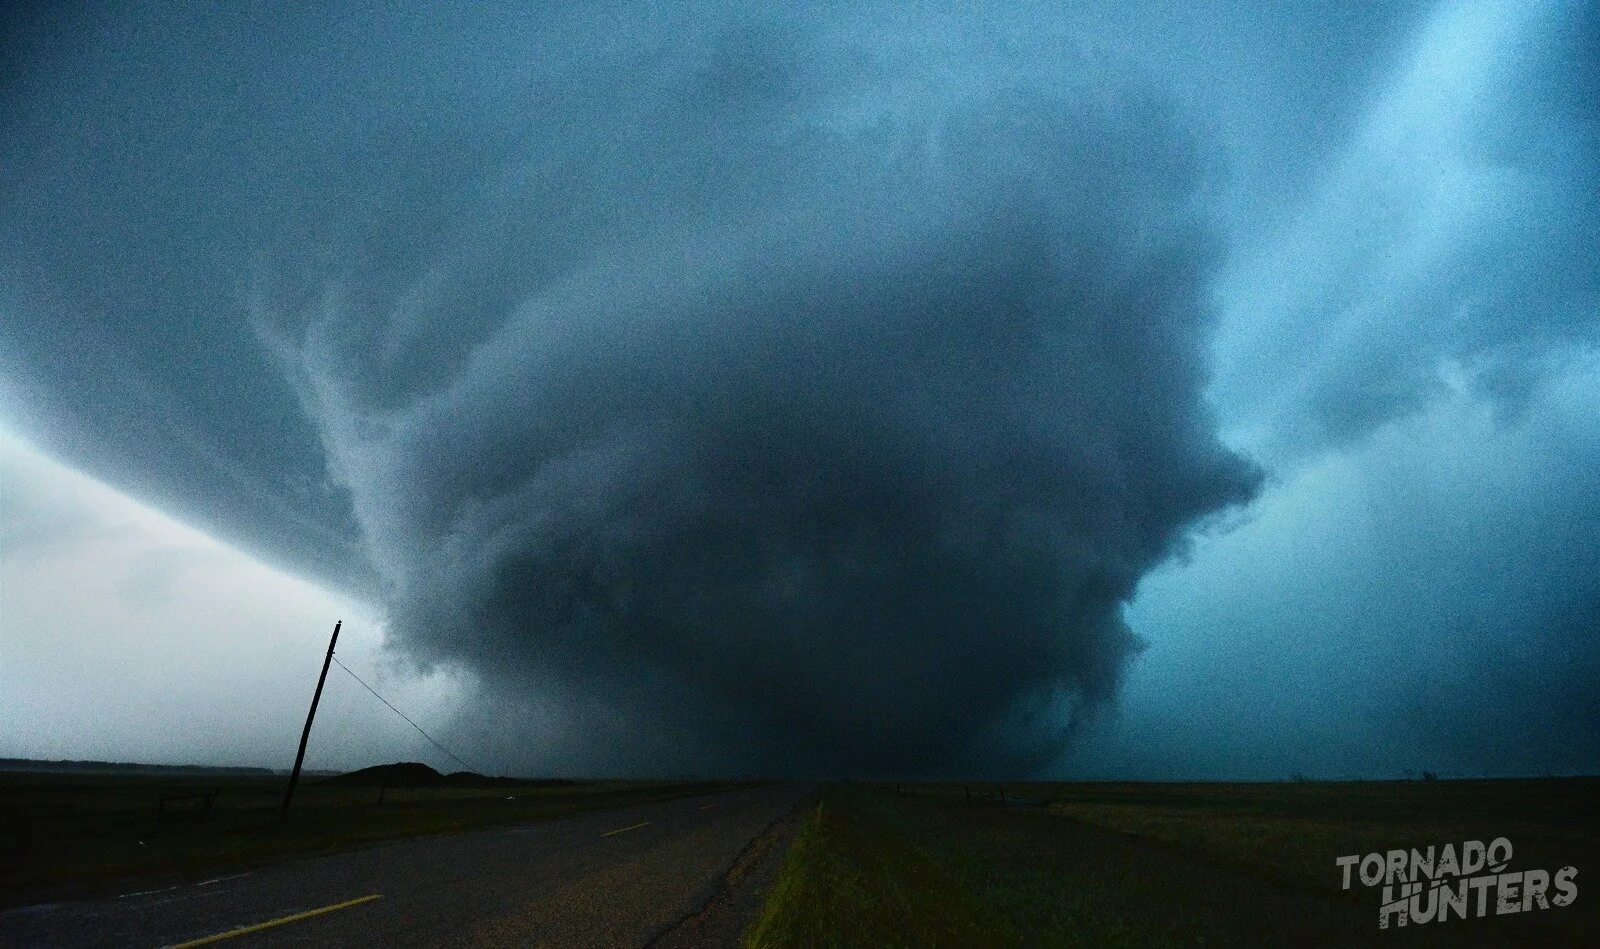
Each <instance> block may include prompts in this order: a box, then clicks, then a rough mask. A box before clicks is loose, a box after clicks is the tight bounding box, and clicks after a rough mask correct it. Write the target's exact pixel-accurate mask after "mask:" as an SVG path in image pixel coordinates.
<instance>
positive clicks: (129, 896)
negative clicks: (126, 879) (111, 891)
mask: <svg viewBox="0 0 1600 949" xmlns="http://www.w3.org/2000/svg"><path fill="white" fill-rule="evenodd" d="M177 888H178V885H177V884H176V883H174V884H173V885H172V886H163V887H158V888H157V889H154V890H140V891H139V892H137V893H124V894H122V895H121V896H119V897H117V899H119V900H126V899H132V898H133V897H135V896H149V895H150V894H151V893H165V892H167V891H168V890H176V889H177Z"/></svg>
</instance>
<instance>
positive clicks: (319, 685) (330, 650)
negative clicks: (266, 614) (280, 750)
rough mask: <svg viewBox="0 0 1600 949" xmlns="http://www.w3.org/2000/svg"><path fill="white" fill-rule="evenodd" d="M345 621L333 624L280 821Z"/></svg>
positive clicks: (302, 760) (291, 794)
mask: <svg viewBox="0 0 1600 949" xmlns="http://www.w3.org/2000/svg"><path fill="white" fill-rule="evenodd" d="M343 624H344V620H339V621H338V622H337V623H334V624H333V638H332V639H330V640H328V654H327V655H326V656H325V657H323V660H322V675H320V676H318V677H317V691H316V692H313V693H312V695H311V711H309V712H307V713H306V730H305V731H303V732H301V733H300V750H299V751H298V752H296V753H295V756H294V770H293V771H291V772H290V773H289V786H288V787H286V788H284V789H283V806H282V807H281V808H279V809H278V820H283V819H285V818H287V817H288V816H289V800H290V799H291V798H293V797H294V786H295V785H296V784H298V783H300V765H302V764H304V763H305V760H306V742H308V741H310V740H311V720H312V719H314V718H316V717H317V703H318V702H320V701H322V684H323V683H324V682H327V681H328V666H330V665H332V664H333V645H334V643H337V642H338V641H339V627H340V626H342V625H343Z"/></svg>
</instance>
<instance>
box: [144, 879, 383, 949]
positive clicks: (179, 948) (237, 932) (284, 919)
mask: <svg viewBox="0 0 1600 949" xmlns="http://www.w3.org/2000/svg"><path fill="white" fill-rule="evenodd" d="M382 897H383V894H382V893H374V894H372V895H371V896H362V897H358V898H356V899H353V900H345V901H344V902H343V903H335V904H333V905H332V906H324V907H322V908H321V909H308V910H306V911H305V912H304V913H295V914H294V915H293V916H280V917H279V918H277V919H269V920H267V921H266V922H264V923H256V924H255V925H254V926H240V927H239V928H238V929H230V930H228V931H227V932H225V933H217V934H216V935H214V936H205V937H203V938H200V939H194V940H191V941H189V942H180V943H178V944H177V945H176V946H173V947H172V949H189V947H190V946H208V945H210V944H211V943H214V942H221V941H222V940H224V939H233V938H235V937H237V936H248V935H250V934H251V933H256V932H260V931H261V930H263V929H271V928H272V927H274V926H282V925H284V924H285V923H298V922H299V921H300V920H302V919H310V918H311V917H313V916H321V915H322V914H323V913H332V912H334V911H335V910H341V909H349V908H350V907H352V906H360V905H361V904H362V903H370V902H372V901H373V900H376V899H381V898H382Z"/></svg>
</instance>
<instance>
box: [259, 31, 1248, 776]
mask: <svg viewBox="0 0 1600 949" xmlns="http://www.w3.org/2000/svg"><path fill="white" fill-rule="evenodd" d="M795 42H796V38H795V37H793V36H790V35H788V34H784V33H773V32H766V31H761V32H754V31H752V32H738V33H732V34H729V35H725V36H722V37H719V38H718V39H717V41H716V42H713V43H711V44H709V45H708V46H707V47H706V48H705V49H703V50H698V51H695V52H694V53H693V54H681V53H680V54H676V55H673V56H670V57H661V58H654V57H653V58H651V59H648V60H646V61H644V62H642V63H640V64H638V67H637V68H638V69H639V70H641V71H642V72H643V73H644V74H646V75H648V76H650V77H652V78H650V79H649V80H648V81H647V84H648V86H649V88H648V89H647V90H641V89H640V88H639V84H638V82H637V81H620V82H619V81H618V80H617V79H616V77H613V76H605V77H588V78H589V79H591V80H592V83H591V81H584V78H585V77H573V78H569V79H567V80H566V81H564V82H563V84H562V85H563V88H566V87H568V86H582V87H584V88H586V89H587V90H588V95H589V96H590V97H591V98H592V99H593V100H594V101H593V102H591V103H590V108H591V109H592V110H593V111H592V112H590V113H586V114H585V116H584V118H585V122H584V123H583V127H582V128H581V129H574V130H573V131H572V132H571V135H572V136H573V138H572V139H569V140H568V141H565V142H563V143H561V145H560V147H559V148H558V149H557V150H556V154H554V155H548V154H542V153H540V150H539V149H531V150H530V151H532V152H533V154H532V155H531V156H518V164H517V166H516V167H515V168H514V169H513V170H511V171H510V172H509V173H508V175H507V179H508V180H507V182H506V183H505V184H504V185H503V186H502V187H501V189H500V190H499V191H498V192H497V193H496V194H495V196H494V200H493V205H494V207H493V209H492V210H489V209H485V211H484V214H485V216H486V217H487V220H473V219H470V218H469V219H468V226H469V227H471V228H472V229H473V230H474V231H475V233H474V234H473V235H472V237H471V238H470V246H471V247H472V249H473V252H472V253H471V254H470V255H461V254H455V255H451V256H449V257H448V258H447V259H445V260H443V261H439V262H436V263H435V264H434V265H432V266H431V267H430V268H429V269H428V270H427V271H423V272H407V273H403V274H399V275H397V276H399V277H400V278H403V279H402V280H398V281H396V282H394V283H386V284H382V285H372V284H368V285H367V286H365V287H363V288H362V293H361V295H360V297H359V298H358V297H356V296H353V295H351V294H350V293H348V292H345V291H344V290H343V288H341V287H339V286H333V287H330V288H329V289H328V290H327V291H326V294H325V295H324V296H322V297H320V298H319V299H318V301H317V303H316V304H315V305H314V306H313V308H312V312H311V313H310V314H309V318H308V320H306V321H302V322H301V323H296V321H295V319H294V313H292V312H290V313H287V314H285V313H282V312H280V311H277V310H273V309H272V308H271V305H270V304H263V308H264V309H263V311H262V312H258V314H257V318H258V320H259V322H260V324H261V326H262V327H263V333H264V335H265V336H267V337H268V338H269V339H271V340H272V341H273V348H274V350H275V351H276V352H277V353H278V354H279V357H280V359H281V361H282V363H283V365H284V366H285V367H286V368H287V370H288V372H289V373H290V375H291V376H292V377H293V378H295V380H296V382H297V384H298V386H299V387H300V389H301V390H302V391H303V392H305V393H307V394H308V396H307V399H306V407H307V411H308V414H309V416H310V417H311V418H312V419H314V420H315V421H316V422H317V423H318V424H319V426H320V430H321V432H322V436H323V439H324V446H325V450H326V452H327V456H328V457H329V458H330V459H331V460H332V467H331V471H332V473H333V475H334V477H335V478H336V480H337V481H338V483H340V484H341V485H343V486H345V487H346V488H347V489H348V490H349V492H350V497H351V501H352V505H353V510H354V513H355V517H356V520H357V522H358V523H359V525H360V529H361V535H362V537H363V540H364V543H365V548H366V550H367V551H368V554H369V556H370V557H371V559H372V562H373V565H374V566H375V568H376V570H377V574H378V577H379V580H380V582H381V584H382V588H383V590H384V591H385V594H386V597H387V599H388V602H389V604H390V607H391V610H392V620H393V624H394V625H393V630H394V633H395V636H396V640H397V642H398V644H399V645H400V646H401V648H403V649H405V650H407V651H408V652H409V653H410V654H411V655H413V656H415V657H417V658H419V659H422V660H424V661H439V662H446V663H463V664H465V665H466V666H468V667H469V668H471V669H473V670H474V671H476V672H477V673H479V674H480V676H481V677H482V678H483V679H484V680H485V683H486V685H487V686H488V687H489V688H490V689H491V690H493V691H496V692H498V693H499V694H500V695H501V696H502V697H504V698H505V699H506V700H507V701H508V702H509V703H510V704H512V705H515V704H517V703H518V701H519V700H520V701H523V702H526V703H527V704H530V705H533V706H536V707H538V708H540V710H541V711H542V712H543V714H545V715H550V714H552V713H554V717H555V719H556V720H557V722H558V723H567V725H568V726H572V725H573V723H582V725H581V727H567V728H558V729H557V735H554V736H552V735H545V736H544V737H543V738H542V740H540V741H539V743H538V744H539V746H540V747H542V748H544V749H552V748H554V749H558V750H557V751H555V752H554V753H556V754H558V755H559V756H560V757H561V758H562V759H564V760H579V761H581V760H585V759H587V760H588V761H589V762H590V763H591V766H593V764H594V763H599V764H600V765H601V766H604V767H618V768H621V767H627V766H630V765H631V766H634V767H638V766H641V765H643V766H645V767H650V768H656V769H660V768H670V767H673V766H674V764H675V763H676V764H677V765H679V766H682V764H683V763H684V762H704V764H702V765H701V766H710V765H711V764H713V763H716V764H720V765H722V766H724V767H727V766H734V767H742V768H750V769H762V770H768V771H771V770H778V771H782V770H799V771H802V772H806V771H817V770H828V769H846V770H857V771H859V770H861V769H866V770H869V771H870V770H878V771H888V772H895V771H908V770H909V771H922V772H935V771H942V770H946V769H949V768H951V767H952V765H953V764H955V765H957V766H958V767H962V768H967V769H991V768H1001V767H1005V768H1015V767H1018V766H1030V767H1031V766H1038V765H1040V764H1043V763H1044V762H1046V761H1048V760H1050V759H1051V758H1053V757H1054V756H1056V755H1058V754H1059V752H1060V751H1061V748H1062V740H1063V735H1064V733H1065V732H1066V731H1067V730H1068V729H1070V727H1071V725H1072V723H1073V721H1074V719H1075V717H1076V716H1078V715H1081V714H1083V713H1084V711H1085V710H1086V709H1087V708H1089V707H1091V706H1093V705H1094V704H1095V703H1098V702H1099V701H1101V700H1103V699H1105V698H1107V697H1108V696H1109V695H1110V694H1111V693H1112V691H1113V689H1114V687H1115V685H1116V682H1117V678H1118V675H1119V673H1120V672H1121V670H1122V668H1123V665H1124V663H1125V661H1126V660H1127V659H1128V657H1129V656H1130V655H1131V654H1132V653H1133V652H1134V651H1135V649H1136V648H1137V640H1136V639H1135V638H1134V636H1133V635H1132V634H1131V633H1130V632H1129V630H1128V629H1127V628H1126V626H1125V624H1124V623H1123V621H1122V618H1121V610H1122V607H1123V605H1124V604H1125V603H1126V602H1127V600H1128V599H1129V598H1130V597H1131V596H1132V595H1133V592H1134V589H1135V586H1136V585H1137V583H1138V580H1139V578H1140V576H1141V575H1142V574H1143V573H1144V572H1145V571H1146V570H1148V569H1149V568H1150V567H1151V566H1152V565H1154V564H1156V563H1157V562H1159V561H1161V560H1162V559H1163V558H1165V557H1166V556H1167V555H1168V554H1169V553H1171V552H1172V551H1173V550H1174V549H1175V548H1176V547H1177V546H1178V545H1179V544H1180V543H1181V541H1182V539H1183V537H1184V534H1185V532H1186V531H1187V530H1188V529H1190V528H1191V527H1193V526H1194V525H1195V524H1196V523H1197V522H1199V521H1201V520H1203V519H1205V518H1206V517H1207V516H1209V515H1213V514H1216V513H1217V512H1219V511H1220V510H1222V509H1223V508H1225V507H1226V506H1228V505H1230V504H1235V503H1238V502H1241V501H1244V500H1246V499H1247V498H1248V496H1249V495H1250V493H1251V491H1252V488H1253V486H1254V483H1255V475H1254V472H1253V470H1252V469H1251V468H1250V467H1249V466H1247V465H1246V464H1245V463H1243V462H1241V461H1240V460H1239V459H1237V458H1235V457H1233V456H1231V455H1230V454H1229V453H1228V452H1226V451H1225V450H1224V449H1223V448H1222V447H1221V446H1220V445H1219V444H1218V443H1217V442H1216V440H1215V439H1214V438H1213V436H1212V434H1211V424H1212V420H1211V417H1210V414H1209V413H1208V412H1207V411H1206V410H1205V408H1204V407H1203V405H1202V404H1201V392H1202V387H1203V385H1204V382H1205V375H1204V372H1203V367H1202V354H1203V342H1204V339H1205V333H1206V330H1207V328H1208V322H1209V313H1208V309H1207V305H1206V301H1205V296H1204V293H1203V292H1202V291H1203V284H1202V281H1203V277H1204V274H1205V272H1206V267H1207V265H1208V264H1209V262H1210V259H1211V257H1212V255H1213V254H1214V253H1215V251H1214V247H1213V239H1212V236H1211V235H1210V234H1209V233H1208V229H1207V226H1206V222H1205V221H1204V220H1202V219H1201V218H1200V216H1199V214H1198V213H1197V211H1196V210H1195V202H1194V190H1195V189H1196V188H1197V187H1198V186H1199V184H1200V182H1201V179H1200V177H1199V175H1200V173H1201V172H1200V169H1199V168H1198V167H1197V165H1198V163H1197V161H1196V160H1195V158H1194V157H1193V155H1192V153H1191V146H1190V144H1189V143H1188V141H1187V140H1186V138H1185V136H1184V135H1183V133H1182V131H1181V130H1180V129H1178V128H1176V127H1175V125H1174V122H1173V121H1172V119H1171V118H1170V117H1169V116H1168V115H1167V114H1165V112H1164V111H1163V109H1162V108H1161V106H1160V104H1159V103H1158V102H1155V101H1151V100H1149V99H1147V98H1145V97H1144V96H1142V95H1140V94H1139V93H1138V91H1137V90H1128V89H1121V88H1114V87H1112V88H1106V87H1099V86H1096V85H1093V84H1081V85H1065V84H1062V85H1058V86H1055V87H1052V88H1047V89H1037V88H1022V87H1016V86H1013V85H1012V84H1010V83H1006V82H1000V83H997V84H996V85H997V88H995V89H992V90H983V91H981V92H979V93H973V92H967V93H966V94H964V95H956V96H953V97H951V99H950V101H948V102H946V103H945V104H944V106H943V107H941V108H939V109H936V110H933V109H927V108H926V103H924V102H919V103H918V109H917V110H916V111H914V112H913V111H911V110H907V109H877V110H875V111H874V112H873V113H872V114H870V115H867V116H861V115H859V114H852V113H854V112H855V111H856V110H859V109H860V108H861V107H862V102H861V98H860V97H861V94H862V90H860V89H855V88H850V89H847V90H846V91H847V92H848V95H847V96H839V95H835V94H833V93H832V92H830V91H829V90H830V89H831V88H832V86H833V83H831V82H830V81H829V78H828V76H827V75H826V74H819V73H820V70H818V69H817V68H816V67H815V66H814V65H813V62H812V60H813V54H811V53H810V51H806V50H804V49H803V46H802V49H801V50H800V51H796V50H795V49H794V48H793V46H794V43H795ZM889 78H892V77H889ZM883 81H885V82H887V78H886V79H885V80H883ZM552 211H553V212H554V213H551V212H552ZM449 249H450V250H454V249H455V248H449ZM385 276H388V275H385ZM356 279H357V280H358V281H360V280H363V279H368V280H370V279H372V278H371V276H370V275H368V274H358V275H357V277H356ZM507 283H512V284H517V286H507V285H506V284H507ZM486 297H487V298H486ZM490 301H492V302H490ZM363 306H365V307H366V308H367V309H366V311H365V313H364V314H356V313H352V309H353V308H360V307H363ZM483 307H493V309H492V311H491V312H483V311H482V309H479V308H483ZM464 311H465V312H464ZM359 315H368V316H372V315H376V316H378V317H379V318H378V319H376V320H363V319H360V318H359ZM463 317H465V319H463ZM463 323H465V324H466V325H468V326H471V327H473V328H475V329H476V331H477V332H476V335H475V338H473V339H471V340H468V341H464V340H462V338H461V334H462V332H463ZM285 326H292V327H296V328H295V329H285ZM464 343H467V344H469V345H464ZM452 347H456V348H457V351H456V352H455V353H449V350H450V349H451V348H452ZM442 351H443V352H444V353H445V354H444V355H441V352H442ZM440 359H442V360H444V361H446V362H448V365H447V366H444V367H442V368H439V367H437V363H433V364H432V365H430V361H431V360H440ZM416 365H425V366H429V369H428V370H425V371H424V372H422V373H418V375H417V377H413V376H412V375H411V374H410V373H409V372H408V367H411V366H416ZM547 753H549V752H547Z"/></svg>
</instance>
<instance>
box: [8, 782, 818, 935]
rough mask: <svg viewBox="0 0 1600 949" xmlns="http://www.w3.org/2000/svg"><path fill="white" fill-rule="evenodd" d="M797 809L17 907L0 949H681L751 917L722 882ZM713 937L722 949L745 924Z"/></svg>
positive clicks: (762, 795)
mask: <svg viewBox="0 0 1600 949" xmlns="http://www.w3.org/2000/svg"><path fill="white" fill-rule="evenodd" d="M807 793H808V789H806V788H799V787H788V786H767V787H757V788H748V789H741V790H736V791H728V792H722V793H718V794H708V795H697V796H694V797H686V798H679V799H677V800H670V801H657V802H653V803H648V804H638V805H633V806H628V807H619V808H616V809H613V810H606V811H598V812H591V813H587V814H582V815H578V816H575V817H569V818H563V819H561V820H554V821H543V822H539V823H532V824H520V825H514V826H509V827H497V828H492V829H488V830H480V831H472V832H469V833H464V834H457V835H452V836H443V837H427V838H422V839H417V840H407V841H401V842H398V843H392V844H384V845H381V846H377V847H369V848H366V849H362V850H354V851H350V852H346V853H340V854H331V855H326V856H319V857H313V858H307V859H301V860H294V861H290V862H286V863H281V864H276V865H273V866H270V867H266V868H262V869H258V870H254V871H251V872H249V873H245V874H241V875H238V876H224V877H221V878H219V879H216V880H211V881H207V882H203V883H198V884H190V885H184V886H177V887H171V888H167V889H159V890H154V891H149V892H143V893H128V894H124V895H122V896H119V897H115V898H111V899H103V900H90V901H82V902H67V903H54V904H45V905H40V906H29V907H22V908H19V909H14V910H10V911H8V912H5V913H0V945H3V946H7V947H10V946H35V945H38V946H175V945H183V944H185V943H188V942H192V941H196V940H205V939H207V938H210V937H218V936H223V935H227V940H226V941H227V943H228V944H229V945H231V946H240V947H243V946H247V945H293V946H325V945H372V946H440V945H450V946H462V945H515V946H529V945H547V946H596V947H598V946H644V945H649V944H651V943H656V944H658V945H671V944H677V943H684V942H706V943H715V942H718V941H721V940H720V939H718V938H714V936H713V935H712V934H709V933H708V934H704V935H694V936H692V938H690V937H686V936H685V935H684V934H685V933H689V932H692V931H691V930H690V929H686V926H689V925H691V924H693V925H695V926H699V925H702V924H703V923H704V922H705V917H706V916H707V914H708V912H709V911H710V908H713V907H720V910H721V911H722V913H723V915H731V916H733V917H748V916H749V915H751V914H752V913H753V912H755V911H756V909H758V908H759V903H758V902H757V901H755V900H754V899H753V895H752V894H745V895H744V896H742V897H739V898H737V899H730V894H729V883H730V879H731V875H737V874H742V873H745V871H746V870H748V866H747V865H749V864H750V863H751V862H752V857H751V855H752V854H753V853H756V852H757V851H761V850H763V849H771V848H770V847H764V845H765V844H766V843H767V842H769V841H771V840H772V836H771V835H770V834H769V830H770V829H771V828H773V827H775V826H778V825H779V824H781V823H782V822H783V818H785V816H786V815H789V814H791V812H792V811H793V810H794V808H795V805H796V804H798V803H799V802H800V801H801V800H802V799H803V798H804V797H805V795H806V794H807ZM767 862H768V863H772V862H774V861H772V860H771V859H768V861H767ZM766 872H767V874H768V875H769V876H770V873H771V870H770V869H769V870H768V871H766ZM746 882H747V883H749V882H750V881H748V880H747V881H746ZM745 889H750V887H749V886H746V887H745ZM741 902H742V903H743V904H745V905H734V906H729V905H725V904H729V903H741ZM731 923H738V925H736V926H734V928H732V929H730V928H729V926H730V924H731ZM716 925H717V926H720V927H721V928H722V930H725V931H726V932H725V935H726V938H727V939H729V940H732V939H736V938H737V931H738V929H742V920H732V921H730V920H728V919H723V920H720V921H718V922H717V923H716ZM253 927H259V928H253ZM240 930H244V931H243V932H240ZM695 932H697V931H695Z"/></svg>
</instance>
